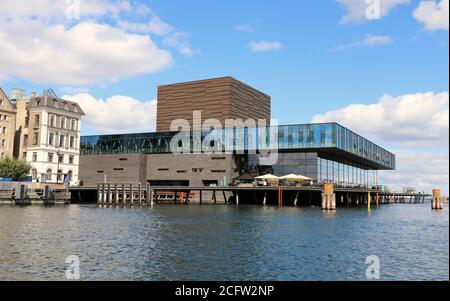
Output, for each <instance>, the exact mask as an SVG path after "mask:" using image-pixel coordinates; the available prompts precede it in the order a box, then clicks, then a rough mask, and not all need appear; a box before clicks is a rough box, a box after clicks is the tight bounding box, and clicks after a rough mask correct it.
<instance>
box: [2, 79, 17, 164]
mask: <svg viewBox="0 0 450 301" xmlns="http://www.w3.org/2000/svg"><path fill="white" fill-rule="evenodd" d="M15 120H16V111H15V109H14V105H13V104H12V103H11V101H10V100H9V99H8V96H6V94H5V93H4V92H3V90H2V89H1V88H0V158H6V157H12V156H13V149H14V131H15Z"/></svg>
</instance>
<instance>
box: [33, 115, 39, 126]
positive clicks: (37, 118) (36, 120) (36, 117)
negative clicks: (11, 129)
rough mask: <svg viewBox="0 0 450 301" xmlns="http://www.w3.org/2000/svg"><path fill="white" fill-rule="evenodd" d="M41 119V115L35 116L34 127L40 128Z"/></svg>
mask: <svg viewBox="0 0 450 301" xmlns="http://www.w3.org/2000/svg"><path fill="white" fill-rule="evenodd" d="M39 124H40V118H39V115H34V127H39Z"/></svg>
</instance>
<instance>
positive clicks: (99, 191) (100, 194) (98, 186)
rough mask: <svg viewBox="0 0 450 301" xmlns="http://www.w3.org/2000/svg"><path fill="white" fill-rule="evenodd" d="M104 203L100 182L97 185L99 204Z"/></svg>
mask: <svg viewBox="0 0 450 301" xmlns="http://www.w3.org/2000/svg"><path fill="white" fill-rule="evenodd" d="M101 203H102V185H101V184H100V183H98V185H97V205H101Z"/></svg>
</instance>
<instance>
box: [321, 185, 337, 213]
mask: <svg viewBox="0 0 450 301" xmlns="http://www.w3.org/2000/svg"><path fill="white" fill-rule="evenodd" d="M335 209H336V195H335V194H334V185H333V184H331V183H327V184H324V185H323V193H322V210H335Z"/></svg>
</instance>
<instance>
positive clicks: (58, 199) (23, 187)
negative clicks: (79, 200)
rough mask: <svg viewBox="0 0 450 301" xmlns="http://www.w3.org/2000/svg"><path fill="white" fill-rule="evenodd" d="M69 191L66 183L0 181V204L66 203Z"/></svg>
mask: <svg viewBox="0 0 450 301" xmlns="http://www.w3.org/2000/svg"><path fill="white" fill-rule="evenodd" d="M70 200H71V192H70V190H69V187H68V186H67V185H47V184H40V183H39V184H37V183H20V182H17V183H1V185H0V205H66V204H70Z"/></svg>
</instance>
